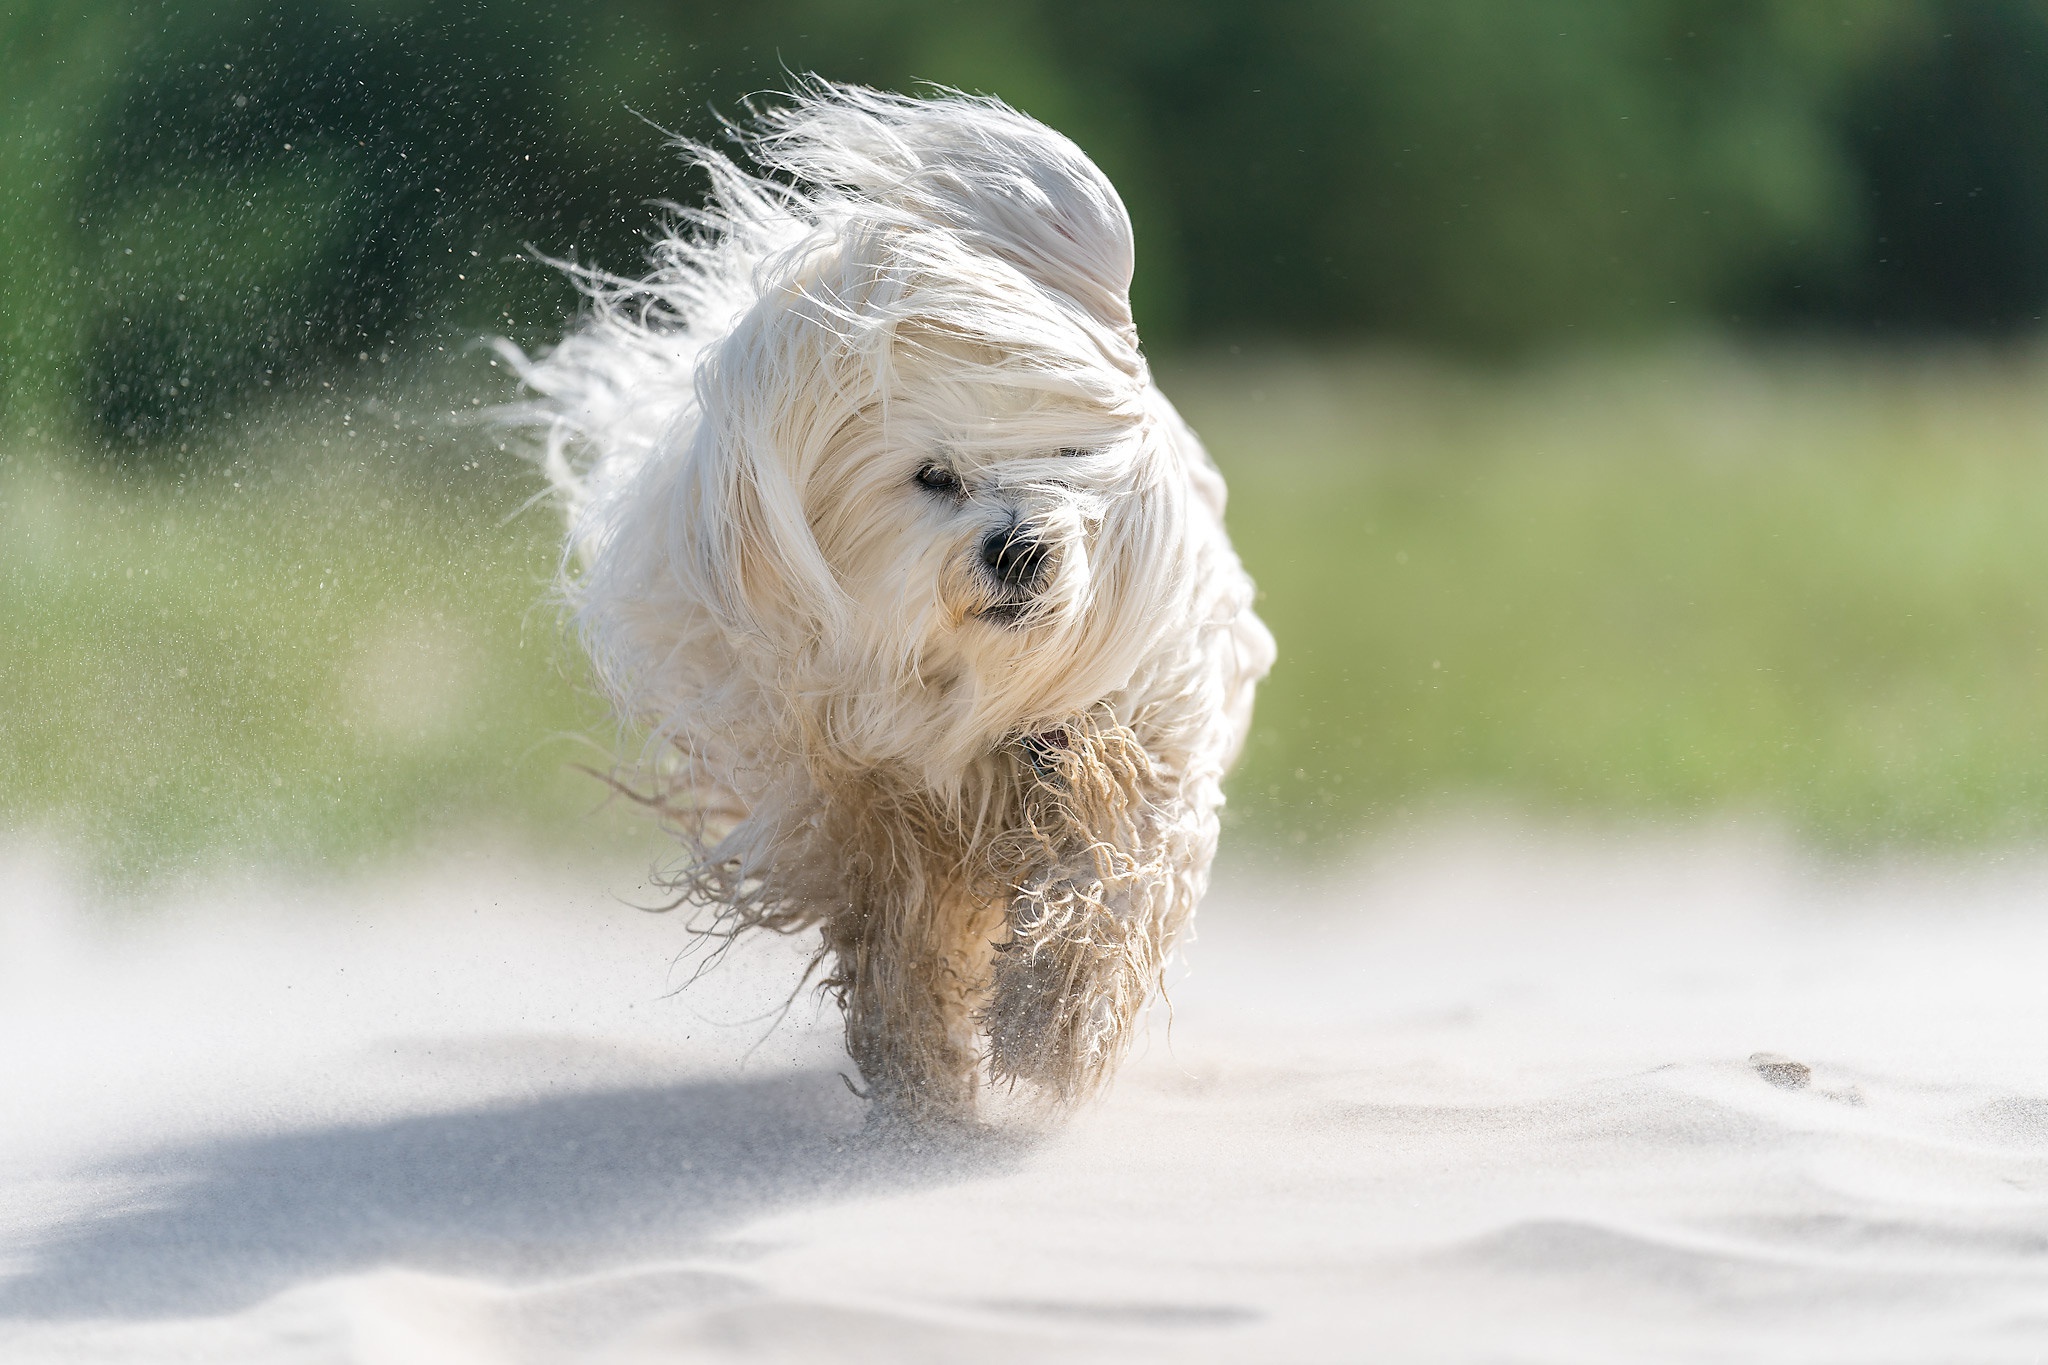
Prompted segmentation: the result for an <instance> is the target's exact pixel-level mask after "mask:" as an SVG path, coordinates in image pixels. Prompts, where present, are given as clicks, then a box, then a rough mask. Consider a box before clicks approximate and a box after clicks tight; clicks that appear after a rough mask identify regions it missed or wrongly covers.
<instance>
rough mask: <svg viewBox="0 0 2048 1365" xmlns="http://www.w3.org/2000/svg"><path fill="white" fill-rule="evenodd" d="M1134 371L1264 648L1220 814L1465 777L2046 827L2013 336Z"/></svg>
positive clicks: (1362, 796) (2034, 459) (1616, 804)
mask: <svg viewBox="0 0 2048 1365" xmlns="http://www.w3.org/2000/svg"><path fill="white" fill-rule="evenodd" d="M1165 378H1166V381H1167V382H1168V383H1169V384H1170V385H1172V391H1173V392H1174V393H1176V394H1177V395H1178V396H1179V397H1180V400H1181V403H1182V406H1183V407H1184V409H1185V410H1186V411H1187V413H1188V415H1189V417H1190V419H1191V420H1192V421H1193V422H1194V423H1195V425H1196V427H1197V429H1198V430H1200V431H1202V433H1203V434H1204V436H1205V437H1206V438H1207V439H1208V441H1209V443H1210V445H1211V446H1212V448H1213V449H1214V450H1215V452H1216V454H1217V457H1218V459H1219V461H1220V462H1221V463H1222V464H1223V466H1224V469H1225V472H1226V474H1227V475H1228V476H1229V477H1230V480H1231V492H1232V504H1231V524H1232V527H1233V531H1234V533H1235V535H1236V537H1237V540H1238V544H1239V546H1240V549H1241V550H1242V552H1243V555H1244V557H1245V559H1246V561H1247V563H1248V564H1249V566H1250V567H1251V570H1252V572H1253V574H1254V575H1255V576H1256V577H1257V578H1258V580H1259V583H1260V587H1261V589H1262V591H1263V594H1264V596H1263V600H1262V606H1261V610H1262V611H1263V612H1264V613H1265V615H1266V617H1267V619H1268V621H1269V622H1270V623H1271V625H1272V626H1273V629H1274V632H1275V634H1276V635H1278V637H1279V640H1280V650H1281V654H1280V658H1281V662H1280V664H1279V667H1278V668H1277V669H1276V671H1275V673H1274V675H1273V677H1272V679H1271V681H1270V682H1269V683H1268V684H1267V686H1266V688H1265V690H1264V691H1263V692H1262V693H1261V695H1260V699H1259V707H1260V712H1259V723H1258V726H1257V729H1256V732H1255V735H1254V738H1253V741H1252V743H1251V745H1250V746H1249V750H1248V754H1247V760H1246V763H1245V765H1244V767H1243V769H1242V770H1241V772H1240V774H1239V777H1238V779H1237V781H1236V783H1235V788H1234V790H1235V793H1236V794H1235V796H1234V798H1233V799H1234V801H1235V803H1236V805H1235V808H1234V812H1233V816H1234V819H1235V821H1236V822H1237V823H1238V825H1239V826H1240V828H1241V829H1242V830H1243V831H1244V832H1246V833H1248V834H1253V835H1256V836H1258V837H1262V838H1265V839H1269V840H1272V839H1277V840H1281V841H1283V842H1300V843H1311V844H1318V845H1328V844H1331V843H1333V842H1336V843H1341V842H1343V841H1346V840H1349V839H1351V838H1354V837H1355V836H1356V834H1357V833H1358V832H1359V831H1360V830H1361V829H1365V828H1370V827H1372V826H1374V825H1376V824H1380V823H1383V822H1386V821H1389V820H1395V819H1402V818H1408V817H1413V816H1415V815H1417V814H1422V813H1427V812H1428V811H1430V810H1431V809H1433V808H1441V807H1443V806H1444V805H1446V804H1454V803H1469V802H1473V801H1480V802H1490V803H1497V804H1507V805H1511V806H1513V807H1515V808H1519V809H1523V810H1528V811H1533V812H1537V813H1540V814H1545V815H1564V816H1568V817H1578V816H1590V817H1596V818H1601V819H1621V820H1638V819H1645V818H1647V819H1660V820H1661V819H1667V818H1672V817H1685V816H1692V815H1699V814H1706V813H1713V814H1717V815H1718V814H1727V813H1733V814H1739V815H1745V816H1762V817H1764V818H1768V819H1772V820H1777V821H1781V822H1783V823H1785V824H1787V825H1789V826H1790V827H1792V828H1794V829H1795V830H1797V831H1799V832H1800V833H1801V834H1803V835H1804V836H1806V837H1808V838H1810V839H1813V840H1816V841H1819V842H1824V843H1829V844H1837V845H1852V846H1854V845H1860V846H1869V845H1875V844H1894V843H1905V844H1928V843H1945V842H1946V843H1955V842H1961V843H1978V842H1987V841H1994V842H1995V841H2008V840H2023V839H2028V838H2038V837H2039V836H2040V835H2042V833H2043V832H2044V830H2048V366H2044V364H2043V362H2042V357H2040V356H2038V355H2034V354H2007V355H2004V356H1998V355H1986V354H1976V355H1972V354H1961V353H1959V354H1949V355H1926V356H1921V357H1918V358H1900V357H1896V356H1894V357H1882V356H1862V357H1857V356H1852V355H1843V354H1839V353H1837V354H1828V353H1824V352H1823V353H1801V352H1797V351H1785V352H1778V353H1761V354H1756V353H1752V354H1748V355H1738V354H1732V353H1727V352H1717V351H1713V350H1706V349H1701V350H1693V351H1683V350H1675V351H1664V352H1660V353H1656V354H1650V355H1645V356H1640V357H1636V358H1622V359H1615V358H1608V359H1605V360H1586V361H1580V362H1577V363H1555V364H1551V365H1548V366H1543V367H1537V368H1532V369H1530V370H1527V371H1523V372H1520V373H1516V374H1512V375H1498V374H1496V375H1493V376H1491V377H1488V376H1484V375H1480V374H1476V373H1470V372H1456V371H1447V370H1442V369H1435V368H1429V367H1426V366H1417V365H1410V364H1402V363H1398V362H1391V361H1381V362H1377V363H1375V362H1371V361H1358V360H1349V361H1345V360H1328V359H1326V360H1313V359H1294V360H1285V359H1279V358H1271V357H1269V358H1265V359H1262V360H1257V361H1250V362H1246V361H1231V360H1226V359H1219V360H1216V361H1213V362H1211V363H1209V364H1206V365H1198V366H1190V367H1184V368H1180V369H1178V370H1175V371H1172V372H1170V373H1168V374H1167V375H1166V376H1165Z"/></svg>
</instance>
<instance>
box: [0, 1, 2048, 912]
mask: <svg viewBox="0 0 2048 1365" xmlns="http://www.w3.org/2000/svg"><path fill="white" fill-rule="evenodd" d="M802 71H817V72H819V73H822V74H824V75H827V76H832V77H838V78H846V79H855V80H863V81H868V82H871V83H876V84H881V85H888V86H894V87H898V88H910V87H911V86H913V85H914V83H916V82H918V81H921V80H922V81H936V82H941V83H946V84H952V85H958V86H961V87H965V88H969V89H976V90H985V91H989V92H992V93H996V94H1000V95H1002V96H1003V97H1005V98H1006V99H1009V100H1010V101H1011V102H1013V103H1015V104H1017V105H1018V106H1020V107H1022V108H1024V109H1025V110H1027V111H1029V112H1031V113H1034V114H1037V115H1039V116H1040V117H1043V118H1045V119H1046V120H1047V121H1049V122H1051V123H1053V124H1055V125H1056V126H1059V127H1060V128H1062V129H1064V130H1065V131H1067V132H1068V133H1070V134H1071V135H1073V136H1074V137H1075V138H1076V140H1077V141H1079V142H1080V143H1081V144H1082V146H1083V147H1085V148H1086V149H1087V150H1088V151H1089V152H1090V153H1092V154H1093V155H1094V156H1095V157H1096V158H1097V159H1098V160H1099V161H1100V162H1101V163H1102V165H1103V166H1104V168H1105V169H1106V170H1108V172H1109V173H1110V174H1111V176H1112V177H1113V178H1114V179H1115V180H1116V181H1117V183H1118V185H1119V186H1120V188H1121V189H1122V191H1123V193H1124V195H1125V197H1126V200H1127V202H1128V203H1129V205H1130V208H1131V211H1132V214H1133V217H1134V220H1135V222H1136V224H1137V229H1138V237H1139V253H1140V254H1139V275H1138V281H1137V286H1136V291H1135V302H1136V305H1137V308H1138V312H1139V319H1140V324H1141V326H1142V328H1143V329H1144V332H1145V335H1146V337H1147V342H1148V346H1149V348H1150V350H1151V351H1152V353H1153V355H1154V357H1155V360H1156V361H1157V363H1158V366H1159V369H1160V372H1161V375H1162V379H1163V381H1164V382H1165V384H1166V385H1167V388H1168V391H1169V392H1170V393H1171V394H1173V395H1174V396H1175V397H1176V398H1177V399H1178V400H1179V401H1180V402H1181V404H1182V406H1183V407H1184V409H1185V410H1186V411H1187V413H1188V415H1189V416H1190V418H1191V419H1192V420H1193V421H1194V422H1195V424H1196V426H1197V428H1198V429H1199V430H1200V431H1201V432H1202V433H1203V434H1204V436H1205V437H1206V439H1207V440H1208V441H1209V442H1210V444H1211V446H1212V448H1213V449H1214V450H1215V453H1216V455H1217V458H1218V460H1219V461H1220V462H1221V463H1222V464H1223V465H1224V467H1225V470H1226V472H1227V473H1228V474H1229V475H1230V477H1231V481H1232V490H1233V504H1232V506H1233V512H1232V518H1233V529H1234V531H1235V534H1236V535H1237V536H1238V539H1239V543H1240V547H1241V549H1242V551H1243V553H1244V556H1245V558H1246V560H1247V562H1248V563H1249V564H1250V566H1251V567H1252V569H1253V571H1254V573H1255V574H1256V575H1257V577H1258V578H1259V580H1260V583H1261V586H1262V589H1263V591H1264V593H1265V600H1264V602H1263V605H1262V610H1263V611H1264V612H1265V613H1266V615H1267V617H1268V619H1269V620H1270V621H1271V622H1272V624H1273V626H1274V628H1275V631H1276V633H1277V634H1278V635H1279V637H1280V641H1281V646H1282V662H1281V664H1280V667H1279V668H1278V670H1277V671H1276V673H1275V674H1274V677H1273V679H1272V681H1271V683H1270V684H1269V685H1268V687H1267V689H1266V691H1265V693H1264V694H1263V695H1262V698H1261V703H1260V716H1259V722H1258V728H1257V731H1256V733H1255V735H1254V738H1253V741H1252V743H1251V745H1250V748H1249V751H1248V754H1247V758H1246V763H1245V766H1244V768H1243V770H1242V771H1241V773H1240V774H1239V776H1238V778H1237V779H1236V780H1235V782H1234V785H1233V789H1232V807H1231V821H1232V823H1233V825H1234V826H1235V827H1236V830H1237V834H1236V836H1235V837H1236V838H1237V839H1239V840H1240V841H1241V846H1242V847H1246V848H1252V847H1258V846H1267V847H1276V848H1282V849H1288V848H1296V847H1300V848H1305V849H1309V850H1313V851H1317V852H1321V853H1333V852H1341V851H1342V850H1344V849H1346V848H1349V847H1352V846H1355V845H1356V844H1357V843H1358V842H1359V841H1360V840H1362V839H1365V838H1369V837H1370V836H1371V835H1372V834H1373V833H1374V832H1375V831H1377V830H1381V829H1383V828H1385V827H1386V826H1387V825H1388V824H1389V823H1390V822H1395V821H1402V820H1409V819H1416V818H1428V817H1430V816H1431V815H1432V814H1434V813H1438V812H1442V811H1446V810H1456V809H1460V808H1465V807H1469V806H1470V805H1472V804H1473V803H1481V804H1484V805H1487V806H1489V807H1495V808H1506V809H1515V810H1522V811H1525V812H1529V813H1533V814H1535V815H1538V816H1541V817H1552V816H1564V817H1569V818H1587V819H1593V820H1600V821H1623V822H1628V821H1638V820H1666V819H1674V818H1676V819H1684V818H1692V817H1699V816H1709V817H1720V816H1725V815H1738V816H1756V817H1761V818H1764V819H1767V820H1772V821H1777V822H1782V823H1784V824H1787V825H1789V826H1790V827H1792V828H1794V829H1796V830H1798V831H1799V832H1801V833H1802V834H1803V835H1805V836H1807V837H1809V838H1812V839H1815V840H1820V841H1825V842H1829V843H1833V844H1838V845H1844V846H1861V847H1868V846H1872V845H1882V844H1898V843H1908V844H1914V845H1921V846H1925V845H1930V844H1936V845H1938V844H1957V843H1972V844H1984V843H2004V842H2017V841H2024V840H2029V839H2037V838H2039V837H2040V835H2041V834H2042V833H2044V831H2048V720H2044V715H2048V706H2044V703H2048V686H2044V685H2048V602H2044V600H2043V596H2042V585H2043V584H2044V583H2048V534H2044V531H2048V525H2043V524H2042V523H2044V522H2048V496H2044V495H2048V385H2044V381H2048V352H2044V351H2043V350H2042V349H2040V347H2039V345H2038V338H2039V337H2040V336H2041V334H2042V328H2041V317H2042V314H2043V312H2044V309H2048V3H2036V2H2034V0H2026V2H2022V0H1718V2H1717V3H1706V0H1526V2H1523V0H1517V2H1516V3H1505V2H1504V0H1345V2H1342V3H1340V2H1339V0H1324V2H1321V3H1314V2H1310V0H1300V2H1298V3H1265V4H1257V5H1254V4H1250V3H1243V2H1242V0H1229V2H1227V3H1226V2H1225V0H1182V2H1181V3H1175V4H1159V3H1145V2H1135V0H1134V2H1133V3H1111V4H1100V3H1097V4H1088V5H1083V4H1075V3H1070V0H1016V2H1015V3H1008V4H1002V5H965V4H950V3H941V2H939V0H881V2H880V3H873V4H864V5H851V4H845V3H841V2H838V0H833V2H832V3H826V2H825V0H811V2H809V3H802V2H799V0H771V2H769V3H755V4H749V5H744V6H730V7H715V6H712V5H709V4H694V3H667V4H651V3H628V2H621V3H608V4H593V5H579V6H573V7H572V6H560V7H550V6H548V5H545V4H536V3H514V2H513V0H477V2H475V3H467V4H444V3H409V2H408V0H361V2H360V3H340V2H339V0H327V2H326V3H320V2H314V3H298V4H292V5H283V4H277V3H270V4H258V3H242V2H238V0H223V2H222V3H217V4H214V5H211V6H207V7H200V6H196V5H176V4H162V5H150V4H141V5H121V6H113V5H100V4H91V3H87V4H81V5H74V6H71V7H68V8H61V9H60V8H58V7H55V6H49V5H24V4H19V3H14V0H0V102H4V103H0V108H4V120H5V121H4V125H0V243H4V244H5V250H0V526H4V529H5V533H6V535H7V543H6V550H5V552H4V555H0V565H4V567H0V632H4V635H0V697H4V701H0V830H15V831H25V832H26V833H27V834H28V835H29V836H30V837H38V838H51V839H56V840H61V841H64V842H66V843H69V844H70V845H72V846H73V847H74V848H77V849H79V850H81V851H82V852H83V854H84V856H85V857H86V858H87V859H88V860H89V861H90V862H91V863H92V865H93V866H95V867H97V868H98V869H100V870H101V871H103V872H105V873H106V874H108V875H110V876H114V877H118V878H122V879H128V880H137V879H145V880H146V879H149V878H152V877H157V876H161V875H164V874H166V873H168V872H173V871H177V870H180V869H186V868H191V867H194V866H199V867H205V866H212V865H215V864H218V863H220V862H223V861H234V860H244V859H281V860H286V861H298V860H306V859H331V858H353V857H365V856H372V857H374V856H383V855H385V854H388V853H390V852H391V851H393V850H395V849H400V848H403V847H407V846H410V845H412V844H415V843H417V842H419V841H422V840H430V839H437V838H442V837H447V836H448V835H449V834H450V833H451V832H456V831H475V830H496V831H500V832H504V831H509V832H511V833H513V834H515V835H517V836H518V837H520V838H523V839H542V840H552V841H556V842H558V843H559V844H561V845H562V846H564V847H578V846H589V845H597V846H600V847H615V846H618V845H620V844H621V843H631V842H633V841H634V840H635V839H636V837H638V836H637V835H636V834H635V833H634V831H635V830H636V829H637V826H636V825H635V824H634V823H633V822H632V821H630V820H629V819H627V818H625V817H624V815H623V814H621V813H619V812H616V811H614V810H610V809H600V808H601V807H603V805H604V803H603V802H602V799H601V798H602V788H601V787H600V786H599V785H598V784H597V783H596V782H595V781H593V780H592V779H590V778H589V777H587V776H585V775H583V774H582V773H580V772H579V771H578V770H577V768H576V765H577V764H579V763H589V762H595V763H599V764H602V762H603V761H604V760H603V753H604V746H606V745H608V744H609V743H611V741H612V739H613V736H612V735H611V733H610V731H609V730H608V728H607V725H606V722H605V721H604V719H603V716H602V714H601V711H600V710H599V708H597V707H596V706H594V705H593V704H592V702H591V700H590V698H589V697H588V696H587V694H586V693H585V691H584V690H583V685H582V681H581V677H580V674H579V672H578V668H577V664H576V661H575V659H574V656H573V651H571V650H570V649H569V648H568V647H567V646H566V645H565V644H564V642H563V640H562V638H561V635H560V632H559V628H558V625H557V623H556V620H555V617H554V613H553V610H552V608H551V607H550V606H549V605H548V604H547V601H546V595H547V583H548V579H549V576H550V573H551V571H552V567H553V561H554V555H555V553H556V549H555V537H556V529H555V526H554V524H553V521H552V519H551V516H550V514H549V513H548V512H547V510H546V509H545V508H540V509H533V508H528V507H527V506H526V505H527V503H528V501H529V499H530V498H531V496H532V494H533V493H534V491H535V480H534V479H533V477H532V476H531V474H530V472H529V471H527V470H526V469H525V468H524V467H522V466H521V465H520V464H519V463H518V462H517V460H516V459H515V458H514V457H513V456H512V455H510V454H508V453H505V452H502V451H501V450H500V449H499V448H498V445H497V442H496V440H495V439H494V438H493V437H492V436H491V435H490V434H489V432H488V430H487V429H486V428H484V427H482V426H480V425H478V424H477V423H475V422H474V421H472V420H470V414H473V413H474V412H475V410H476V408H477V407H478V406H479V405H481V404H488V403H490V402H493V401H496V400H498V399H500V398H503V397H506V396H509V394H510V385H509V380H508V377H507V376H506V374H505V372H504V371H503V370H502V369H501V368H498V367H495V366H494V365H493V364H492V362H491V360H490V359H489V357H488V355H487V354H486V353H485V352H484V351H483V350H481V349H480V348H479V347H478V346H477V345H476V344H475V343H476V340H477V338H479V337H480V336H483V335H486V334H493V333H498V334H506V335H510V336H512V337H513V338H515V339H516V340H519V341H521V342H522V343H525V344H529V345H534V344H545V342H546V341H547V340H548V339H549V338H551V337H553V336H556V335H559V333H560V330H561V327H562V326H563V324H564V321H565V320H566V319H567V318H568V317H570V316H571V315H572V314H573V311H574V306H575V300H574V298H573V295H572V294H571V293H570V291H569V290H568V289H567V288H566V287H565V286H564V285H563V283H562V281H561V280H560V278H559V277H558V276H557V275H556V274H555V273H554V272H552V271H550V270H547V269H545V268H542V267H540V266H537V265H535V264H534V263H533V261H532V259H531V256H530V254H529V248H535V249H538V250H541V251H544V252H547V253H550V254H553V255H557V256H568V257H573V258H575V259H578V260H583V261H589V262H594V263H597V264H601V265H605V266H609V267H612V268H615V269H621V270H630V269H633V268H634V267H635V265H636V262H637V259H638V255H639V252H640V251H641V249H642V247H643V245H644V239H645V234H646V231H647V229H648V227H649V225H650V224H651V222H652V221H653V219H654V217H655V211H654V210H652V209H650V207H649V201H651V200H657V199H663V198H670V199H678V200H684V201H687V200H688V199H690V198H691V197H693V196H694V195H695V194H696V193H697V192H698V190H699V188H700V187H699V186H698V185H697V184H695V183H694V182H693V180H692V178H691V176H690V175H688V174H686V173H685V172H684V171H683V170H682V169H681V167H680V166H679V164H678V163H677V162H676V161H675V159H674V158H673V157H672V156H671V155H670V154H669V153H668V152H667V151H666V150H665V149H664V147H663V137H662V134H661V133H660V132H659V131H658V130H657V126H658V128H665V129H671V130H676V131H681V132H688V133H695V134H699V135H707V134H712V133H715V131H716V127H717V124H716V118H717V115H718V114H719V113H721V112H724V113H732V112H736V111H738V110H739V109H741V107H742V105H743V102H744V101H745V100H746V99H748V98H749V97H750V96H756V95H759V94H761V93H762V92H772V91H774V90H775V89H777V88H778V87H781V86H784V85H786V84H787V81H788V75H787V73H789V72H802Z"/></svg>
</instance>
